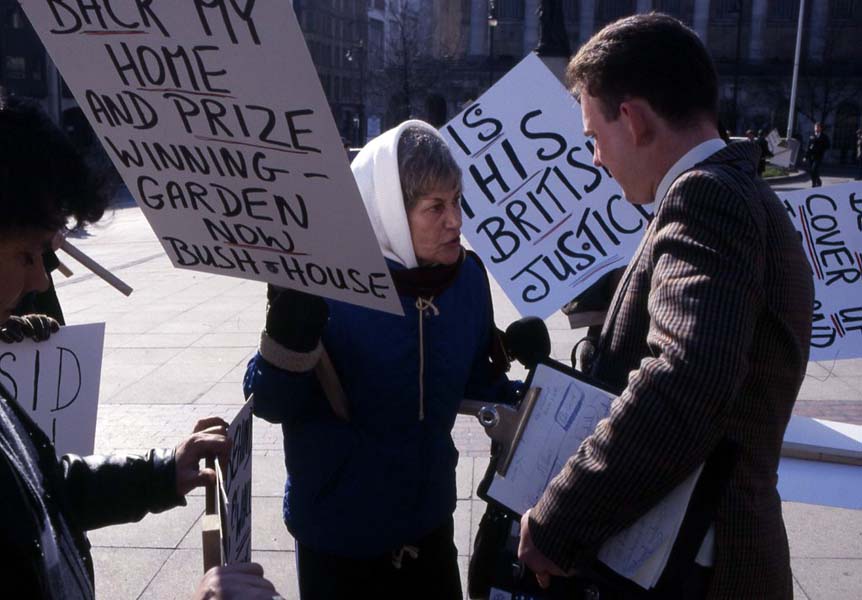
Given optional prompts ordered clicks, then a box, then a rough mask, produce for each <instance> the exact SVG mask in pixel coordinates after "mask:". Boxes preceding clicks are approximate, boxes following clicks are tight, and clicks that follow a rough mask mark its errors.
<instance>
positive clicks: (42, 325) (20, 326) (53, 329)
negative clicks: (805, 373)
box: [0, 315, 60, 344]
mask: <svg viewBox="0 0 862 600" xmlns="http://www.w3.org/2000/svg"><path fill="white" fill-rule="evenodd" d="M58 331H60V324H59V323H58V322H57V321H55V320H54V319H52V318H51V317H49V316H48V315H26V316H23V317H15V316H13V317H9V319H8V320H7V321H6V322H5V323H3V326H2V327H0V341H4V342H6V343H7V344H11V343H13V342H20V341H22V340H23V339H24V338H31V339H33V340H35V341H37V342H44V341H45V340H47V339H48V338H49V337H51V334H52V333H57V332H58Z"/></svg>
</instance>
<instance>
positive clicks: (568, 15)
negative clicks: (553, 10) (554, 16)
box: [563, 0, 581, 22]
mask: <svg viewBox="0 0 862 600" xmlns="http://www.w3.org/2000/svg"><path fill="white" fill-rule="evenodd" d="M580 4H581V3H580V2H579V1H578V0H563V18H564V19H565V20H566V21H569V22H571V21H577V20H578V19H579V18H580V12H579V11H578V9H579V8H580Z"/></svg>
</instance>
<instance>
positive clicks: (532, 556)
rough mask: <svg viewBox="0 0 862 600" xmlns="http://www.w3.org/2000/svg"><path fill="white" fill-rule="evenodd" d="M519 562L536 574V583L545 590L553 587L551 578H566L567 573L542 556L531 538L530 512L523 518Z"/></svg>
mask: <svg viewBox="0 0 862 600" xmlns="http://www.w3.org/2000/svg"><path fill="white" fill-rule="evenodd" d="M518 560H520V561H521V562H522V563H524V565H526V566H527V567H528V568H529V569H530V570H531V571H532V572H533V573H535V574H536V581H537V582H538V583H539V587H540V588H542V589H543V590H546V589H548V587H549V586H550V585H551V576H552V575H553V576H556V577H565V576H566V573H565V572H563V570H562V569H560V567H558V566H557V565H555V564H554V563H553V562H552V561H551V559H550V558H548V557H547V556H545V555H544V554H542V552H541V550H539V549H538V548H536V546H534V545H533V538H531V537H530V511H529V510H528V511H527V512H525V513H524V516H523V517H521V541H520V542H518Z"/></svg>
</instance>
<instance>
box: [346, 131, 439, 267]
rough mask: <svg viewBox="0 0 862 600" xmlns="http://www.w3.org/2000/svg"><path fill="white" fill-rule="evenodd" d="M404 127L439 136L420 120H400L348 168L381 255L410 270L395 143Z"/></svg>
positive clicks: (410, 253) (412, 257) (414, 263)
mask: <svg viewBox="0 0 862 600" xmlns="http://www.w3.org/2000/svg"><path fill="white" fill-rule="evenodd" d="M408 127H418V128H420V129H424V130H427V131H429V132H432V133H434V135H436V136H437V137H440V134H439V133H438V132H437V130H436V129H434V128H433V127H432V126H431V125H429V124H428V123H426V122H424V121H417V120H410V121H404V122H403V123H401V124H400V125H399V126H398V127H395V128H394V129H390V130H389V131H386V132H384V133H382V134H380V135H379V136H377V137H376V138H374V139H373V140H371V141H370V142H368V143H367V144H366V145H365V147H364V148H363V149H362V150H361V151H360V152H359V154H357V155H356V158H354V159H353V163H352V164H351V166H350V168H351V169H352V170H353V177H354V178H355V179H356V184H357V185H358V186H359V193H360V194H362V201H363V202H364V203H365V210H366V211H368V217H369V219H371V226H372V227H373V228H374V234H375V235H376V236H377V243H378V244H380V250H381V251H382V252H383V256H385V257H386V258H388V259H390V260H394V261H395V262H397V263H400V264H402V265H404V266H405V267H407V268H408V269H414V268H416V267H418V266H419V263H418V261H417V260H416V253H415V252H414V251H413V238H412V237H411V236H410V225H409V224H408V223H407V211H406V209H405V208H404V197H403V194H402V193H401V178H400V177H399V175H398V140H400V139H401V134H402V133H403V132H404V130H405V129H407V128H408ZM441 139H442V138H441Z"/></svg>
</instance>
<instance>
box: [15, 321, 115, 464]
mask: <svg viewBox="0 0 862 600" xmlns="http://www.w3.org/2000/svg"><path fill="white" fill-rule="evenodd" d="M104 342H105V324H104V323H93V324H89V325H70V326H67V327H62V328H61V329H60V331H58V332H57V333H55V334H53V335H52V336H51V337H50V338H48V339H47V340H45V341H44V342H34V341H32V340H25V341H23V342H19V343H16V344H0V383H2V384H3V387H5V388H6V389H7V390H8V391H9V393H11V394H12V396H13V397H14V400H15V401H16V402H17V403H18V405H19V406H20V407H21V408H22V409H24V410H25V411H26V412H27V413H28V414H29V415H30V418H32V419H33V420H34V421H35V422H36V424H37V425H38V426H39V427H40V428H41V429H42V431H44V432H45V433H46V434H47V435H48V437H49V438H51V441H52V442H53V443H54V447H55V449H56V451H57V455H58V456H59V455H62V454H68V453H72V454H79V455H81V456H86V455H88V454H92V453H93V447H94V444H95V440H96V414H97V410H98V406H99V382H100V381H101V375H102V348H103V346H104Z"/></svg>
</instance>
